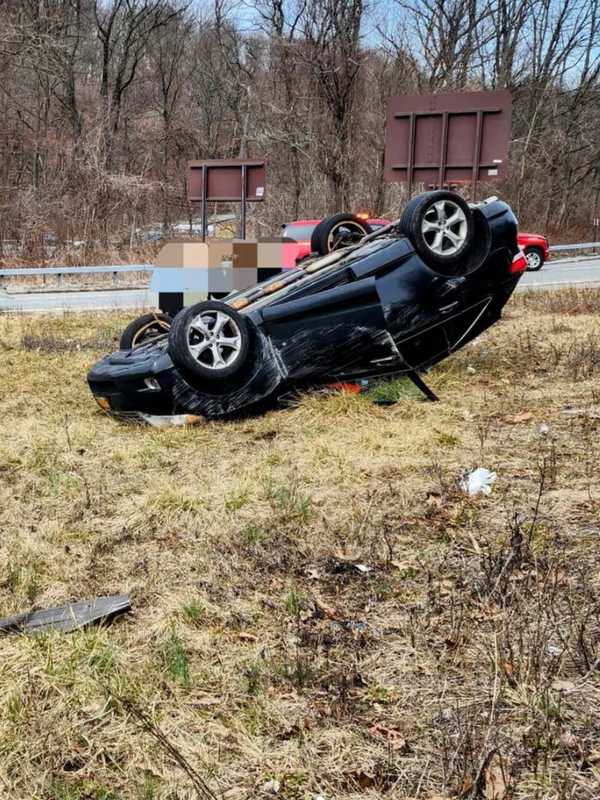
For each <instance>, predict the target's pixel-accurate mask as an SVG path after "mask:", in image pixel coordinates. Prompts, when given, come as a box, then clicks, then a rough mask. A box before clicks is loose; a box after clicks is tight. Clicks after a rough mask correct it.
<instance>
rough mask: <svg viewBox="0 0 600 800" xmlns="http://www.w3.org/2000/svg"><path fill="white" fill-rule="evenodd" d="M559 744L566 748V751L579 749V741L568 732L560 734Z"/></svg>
mask: <svg viewBox="0 0 600 800" xmlns="http://www.w3.org/2000/svg"><path fill="white" fill-rule="evenodd" d="M560 743H561V744H562V746H563V747H566V748H567V750H578V749H579V739H578V738H577V737H576V736H575V735H574V734H572V733H571V732H570V731H565V732H564V733H563V734H561V737H560Z"/></svg>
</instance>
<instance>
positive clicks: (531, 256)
mask: <svg viewBox="0 0 600 800" xmlns="http://www.w3.org/2000/svg"><path fill="white" fill-rule="evenodd" d="M525 258H526V259H527V272H537V271H538V270H540V269H541V268H542V267H543V266H544V254H543V253H542V251H541V250H540V249H539V247H526V248H525Z"/></svg>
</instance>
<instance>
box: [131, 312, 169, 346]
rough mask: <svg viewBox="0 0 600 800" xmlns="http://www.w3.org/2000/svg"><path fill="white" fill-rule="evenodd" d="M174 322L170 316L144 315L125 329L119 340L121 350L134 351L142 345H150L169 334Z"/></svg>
mask: <svg viewBox="0 0 600 800" xmlns="http://www.w3.org/2000/svg"><path fill="white" fill-rule="evenodd" d="M172 321H173V320H172V318H171V317H170V316H169V315H168V314H160V313H158V312H152V313H150V314H143V315H142V316H141V317H138V318H137V319H134V320H133V322H130V323H129V325H128V326H127V327H126V328H125V330H124V331H123V333H122V334H121V338H120V339H119V348H120V349H121V350H133V348H134V347H139V346H140V345H141V344H148V342H151V341H153V340H154V339H157V338H158V337H159V336H163V335H164V334H165V333H168V332H169V328H170V327H171V322H172Z"/></svg>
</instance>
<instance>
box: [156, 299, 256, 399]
mask: <svg viewBox="0 0 600 800" xmlns="http://www.w3.org/2000/svg"><path fill="white" fill-rule="evenodd" d="M250 344H251V327H250V323H249V322H248V320H247V319H246V318H245V317H243V316H242V315H241V314H240V313H239V312H238V311H236V310H235V309H234V308H232V307H231V306H228V305H227V304H226V303H221V302H220V301H218V300H205V301H203V302H202V303H196V304H195V305H193V306H189V307H188V308H184V309H183V310H182V311H180V312H179V314H177V316H176V317H175V319H174V320H173V324H172V325H171V330H170V332H169V355H170V356H171V359H172V360H173V363H174V364H175V366H176V367H177V368H178V369H180V370H181V372H182V374H183V375H184V376H190V377H191V378H192V379H194V380H196V381H197V380H198V379H199V380H201V381H203V382H205V381H207V382H210V383H220V382H222V381H225V380H226V379H228V378H231V377H232V376H233V375H236V374H237V373H238V372H239V371H240V370H241V369H242V367H243V366H244V364H245V363H246V361H247V359H248V354H249V351H250ZM194 349H195V350H194Z"/></svg>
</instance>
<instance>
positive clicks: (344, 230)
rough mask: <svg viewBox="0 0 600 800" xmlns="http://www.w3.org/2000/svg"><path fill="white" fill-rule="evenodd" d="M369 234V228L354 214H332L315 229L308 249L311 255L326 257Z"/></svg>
mask: <svg viewBox="0 0 600 800" xmlns="http://www.w3.org/2000/svg"><path fill="white" fill-rule="evenodd" d="M369 233H371V226H370V225H369V224H368V223H367V222H364V221H363V220H362V219H358V217H355V216H354V214H344V213H342V214H334V215H333V217H326V218H325V219H323V220H321V222H319V224H318V225H317V226H316V227H315V229H314V230H313V232H312V236H311V237H310V249H311V250H312V252H313V253H318V254H319V255H320V256H326V255H327V253H331V252H332V251H333V250H338V249H339V248H341V247H347V246H348V245H350V244H356V243H357V242H359V241H360V240H361V239H362V238H363V236H366V235H367V234H369Z"/></svg>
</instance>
